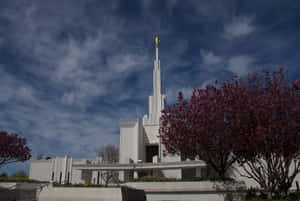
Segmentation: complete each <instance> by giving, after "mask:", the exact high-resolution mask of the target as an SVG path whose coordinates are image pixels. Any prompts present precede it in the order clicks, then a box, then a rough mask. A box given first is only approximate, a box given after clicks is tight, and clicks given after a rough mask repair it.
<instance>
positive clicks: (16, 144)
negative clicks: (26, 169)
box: [0, 131, 31, 167]
mask: <svg viewBox="0 0 300 201" xmlns="http://www.w3.org/2000/svg"><path fill="white" fill-rule="evenodd" d="M30 151H31V150H30V149H29V147H28V146H26V139H25V138H22V137H19V136H18V134H8V133H7V132H5V131H0V167H2V166H4V165H6V164H8V163H13V162H18V161H20V162H24V161H26V160H29V159H30V157H31V155H30Z"/></svg>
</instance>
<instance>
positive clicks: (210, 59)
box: [200, 49, 223, 65]
mask: <svg viewBox="0 0 300 201" xmlns="http://www.w3.org/2000/svg"><path fill="white" fill-rule="evenodd" d="M200 54H201V57H202V60H203V63H204V64H206V65H216V64H219V63H221V62H222V61H223V58H222V57H220V56H216V55H215V54H214V53H213V52H211V51H206V50H204V49H201V50H200Z"/></svg>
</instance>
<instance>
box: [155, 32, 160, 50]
mask: <svg viewBox="0 0 300 201" xmlns="http://www.w3.org/2000/svg"><path fill="white" fill-rule="evenodd" d="M154 40H155V47H156V48H158V43H159V42H160V40H159V38H158V36H157V35H155V36H154Z"/></svg>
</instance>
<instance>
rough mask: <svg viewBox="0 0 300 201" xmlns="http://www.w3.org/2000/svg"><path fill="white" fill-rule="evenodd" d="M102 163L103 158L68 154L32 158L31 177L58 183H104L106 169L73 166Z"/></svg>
mask: <svg viewBox="0 0 300 201" xmlns="http://www.w3.org/2000/svg"><path fill="white" fill-rule="evenodd" d="M101 163H102V159H101V158H96V159H73V158H70V157H67V156H65V157H56V158H53V159H49V160H32V161H31V163H30V171H29V178H30V179H34V180H39V181H49V182H52V183H58V184H68V183H71V184H104V183H105V182H104V181H103V179H102V177H101V175H102V173H103V172H104V171H82V170H78V169H76V168H74V167H73V166H74V165H90V164H97V165H99V164H101Z"/></svg>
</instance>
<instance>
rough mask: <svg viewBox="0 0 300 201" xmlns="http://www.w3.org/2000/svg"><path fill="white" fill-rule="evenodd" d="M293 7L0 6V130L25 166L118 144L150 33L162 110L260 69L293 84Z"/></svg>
mask: <svg viewBox="0 0 300 201" xmlns="http://www.w3.org/2000/svg"><path fill="white" fill-rule="evenodd" d="M299 10H300V1H298V0H294V1H292V0H285V1H282V0H265V1H261V0H251V1H238V0H236V1H230V0H226V1H221V0H210V1H206V0H185V1H179V0H166V1H161V0H157V1H151V0H134V1H133V0H128V1H125V0H119V1H118V0H101V1H98V0H76V1H71V0H51V1H43V0H31V1H28V0H18V1H12V0H1V1H0V76H1V77H0V107H1V113H0V130H6V131H9V132H17V133H19V134H20V135H22V136H24V137H26V138H27V139H28V143H29V146H30V148H31V149H32V155H33V159H35V158H36V155H37V153H42V154H44V155H46V156H51V157H55V156H64V155H69V156H71V157H74V158H78V157H85V158H93V157H95V152H94V150H95V148H96V147H100V146H103V145H106V144H115V145H118V144H119V123H120V122H123V121H134V120H136V119H137V118H141V117H142V116H143V115H144V114H146V113H147V111H148V102H147V101H148V96H149V95H151V94H152V70H153V60H154V56H155V49H154V40H153V35H154V34H158V35H159V37H160V40H161V43H160V48H159V55H160V60H161V68H162V77H163V89H164V93H165V94H166V95H167V101H168V103H169V104H170V103H173V102H174V101H175V100H176V96H177V93H178V91H183V92H184V94H185V95H186V96H189V95H190V94H191V92H192V89H193V88H203V87H205V85H207V84H210V83H213V82H214V81H215V80H216V79H218V80H220V81H224V80H226V79H228V78H229V77H230V76H232V75H234V74H235V75H238V76H245V75H247V74H248V73H249V72H255V71H260V70H261V69H262V68H266V69H268V70H275V69H276V70H277V69H279V67H280V66H283V67H284V68H285V70H287V71H288V80H290V81H291V80H295V79H297V78H299V75H300V71H299V70H298V69H299V63H300V57H299V56H298V55H299V51H298V49H299V47H300V37H299V33H300V24H299V19H300V12H299ZM28 166H29V162H26V163H25V164H22V163H20V164H19V163H17V164H13V165H9V166H6V167H4V168H3V169H2V170H0V172H2V171H7V172H9V173H12V172H14V171H16V170H18V169H24V170H27V171H28Z"/></svg>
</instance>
